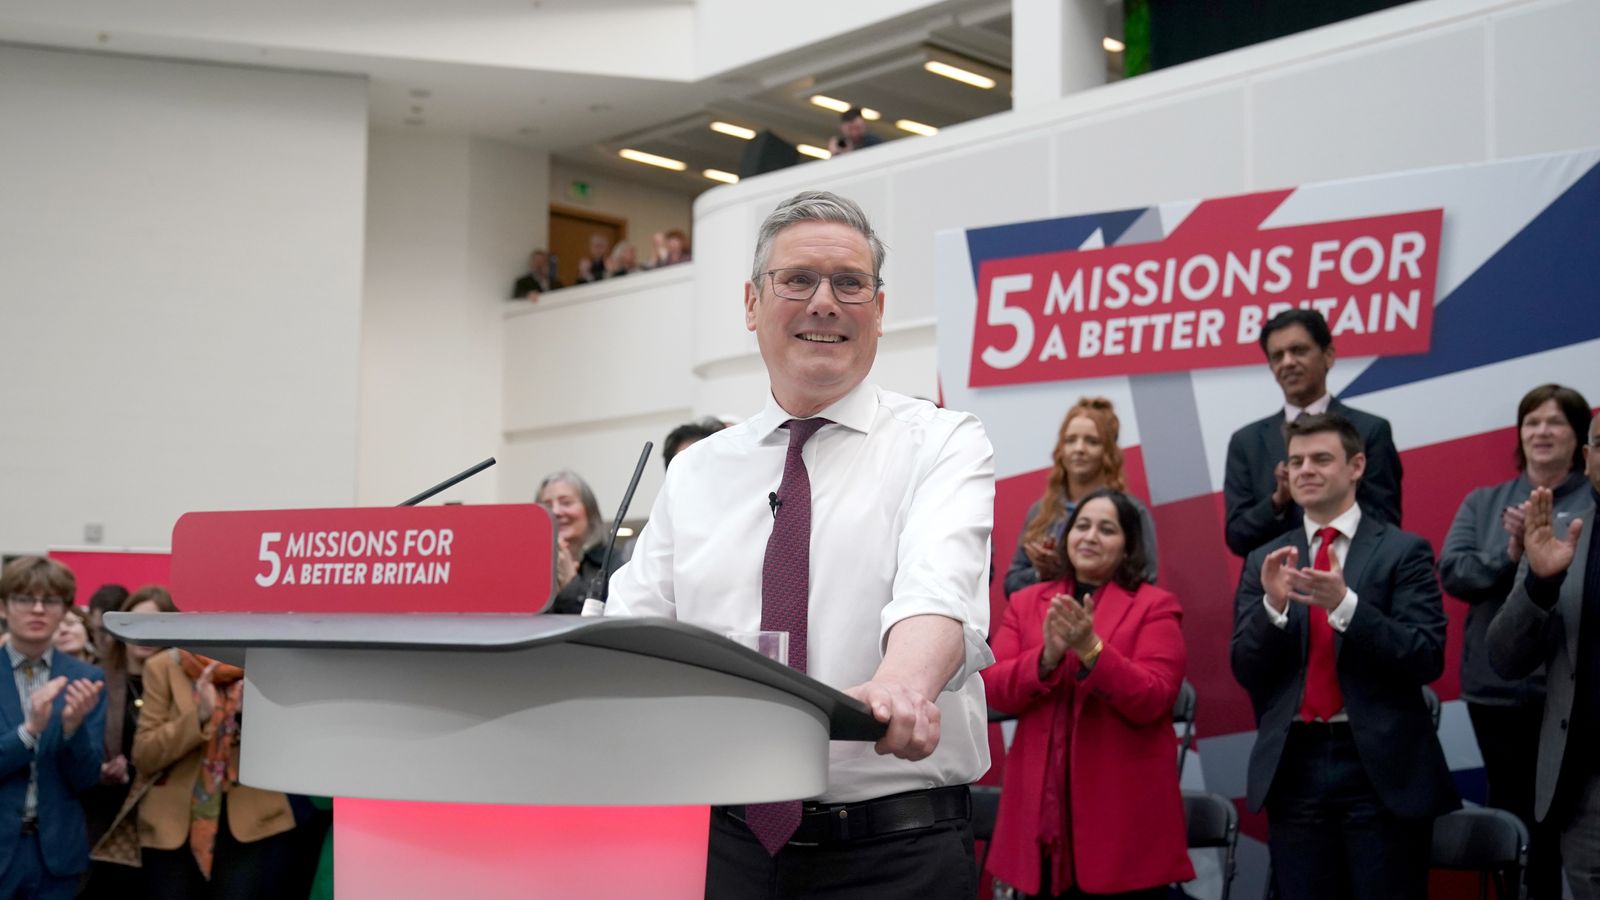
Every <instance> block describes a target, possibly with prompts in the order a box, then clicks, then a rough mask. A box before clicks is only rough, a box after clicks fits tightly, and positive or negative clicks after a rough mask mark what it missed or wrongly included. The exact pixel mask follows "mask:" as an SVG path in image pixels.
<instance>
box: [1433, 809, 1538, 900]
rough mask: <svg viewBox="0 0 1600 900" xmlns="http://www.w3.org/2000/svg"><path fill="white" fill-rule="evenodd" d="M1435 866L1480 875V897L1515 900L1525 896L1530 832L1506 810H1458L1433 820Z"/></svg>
mask: <svg viewBox="0 0 1600 900" xmlns="http://www.w3.org/2000/svg"><path fill="white" fill-rule="evenodd" d="M1431 864H1432V866H1433V868H1435V869H1452V870H1455V871H1458V872H1477V873H1478V896H1479V897H1480V898H1487V897H1488V896H1489V883H1490V882H1491V881H1493V882H1494V883H1495V887H1496V891H1495V893H1496V895H1497V896H1499V897H1500V898H1502V900H1511V898H1513V897H1521V896H1522V895H1523V884H1522V880H1523V879H1522V876H1523V872H1524V871H1525V870H1526V868H1527V865H1528V828H1527V826H1525V825H1523V824H1522V820H1521V819H1519V818H1517V817H1516V816H1515V815H1513V814H1511V813H1508V812H1506V811H1505V810H1503V809H1491V808H1489V807H1471V808H1467V809H1458V810H1455V811H1454V812H1451V813H1448V814H1446V815H1442V816H1440V817H1439V818H1437V819H1434V820H1433V853H1432V863H1431Z"/></svg>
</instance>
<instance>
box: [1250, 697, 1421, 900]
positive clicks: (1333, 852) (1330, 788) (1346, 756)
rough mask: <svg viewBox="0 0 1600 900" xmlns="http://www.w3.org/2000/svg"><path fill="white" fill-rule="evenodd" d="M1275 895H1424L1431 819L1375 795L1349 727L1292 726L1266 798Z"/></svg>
mask: <svg viewBox="0 0 1600 900" xmlns="http://www.w3.org/2000/svg"><path fill="white" fill-rule="evenodd" d="M1267 835H1268V844H1269V846H1270V848H1271V850H1272V872H1273V881H1274V882H1275V883H1276V884H1277V887H1278V896H1279V897H1280V898H1281V900H1346V898H1349V900H1426V898H1427V896H1428V855H1429V850H1430V847H1431V845H1432V836H1433V820H1432V819H1431V818H1429V819H1403V818H1400V817H1398V816H1396V815H1394V814H1393V813H1391V812H1390V811H1389V810H1388V809H1387V808H1386V807H1385V806H1384V805H1383V801H1382V800H1381V799H1379V797H1378V793H1377V791H1376V790H1375V789H1374V788H1373V787H1372V782H1371V780H1369V779H1368V778H1367V773H1366V770H1365V769H1364V768H1363V767H1362V765H1361V759H1360V758H1359V757H1358V756H1357V755H1356V745H1355V740H1354V739H1353V738H1352V737H1351V736H1350V731H1349V727H1348V726H1333V727H1332V728H1331V729H1330V728H1326V727H1308V726H1300V725H1296V726H1295V727H1294V728H1293V729H1292V730H1291V731H1290V733H1289V741H1288V743H1287V745H1285V747H1284V749H1283V759H1282V760H1281V761H1280V762H1279V763H1278V772H1277V774H1276V775H1275V776H1274V778H1273V780H1272V791H1271V793H1269V794H1268V796H1267Z"/></svg>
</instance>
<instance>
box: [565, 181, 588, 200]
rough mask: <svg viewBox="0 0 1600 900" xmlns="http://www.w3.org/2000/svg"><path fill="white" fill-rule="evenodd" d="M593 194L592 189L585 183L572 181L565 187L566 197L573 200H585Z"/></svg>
mask: <svg viewBox="0 0 1600 900" xmlns="http://www.w3.org/2000/svg"><path fill="white" fill-rule="evenodd" d="M593 194H594V187H593V186H591V185H590V184H589V182H587V181H574V182H571V183H569V184H568V185H567V196H568V197H571V198H572V199H574V200H587V199H589V197H590V196H591V195H593Z"/></svg>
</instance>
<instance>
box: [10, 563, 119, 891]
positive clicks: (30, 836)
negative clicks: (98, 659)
mask: <svg viewBox="0 0 1600 900" xmlns="http://www.w3.org/2000/svg"><path fill="white" fill-rule="evenodd" d="M76 588H77V585H76V582H75V581H74V579H73V576H72V571H71V570H70V569H68V568H67V567H66V566H63V565H62V564H60V563H58V562H56V561H55V560H52V559H44V558H42V557H37V556H24V557H20V558H18V559H15V560H12V561H11V562H10V563H8V564H7V565H6V567H5V569H4V570H3V571H0V598H3V600H4V603H5V612H6V621H7V624H8V626H9V630H10V635H11V638H10V640H9V641H8V642H7V643H6V648H5V655H6V661H7V663H8V664H9V666H10V670H11V674H12V680H13V685H12V686H11V688H10V689H6V688H5V687H3V686H0V811H3V812H0V897H8V898H10V897H27V898H39V900H54V898H62V900H65V898H70V897H73V896H75V895H76V894H77V890H78V877H79V876H80V875H81V874H83V872H84V871H85V870H86V869H87V868H88V867H89V837H88V830H87V827H86V825H85V823H84V817H83V805H82V804H81V803H80V802H79V797H80V795H81V794H82V793H83V792H84V791H86V790H88V789H89V788H90V787H92V786H94V785H95V784H97V783H99V781H100V763H101V751H102V745H103V743H104V738H105V702H104V698H103V697H102V696H101V688H102V686H103V685H104V681H105V675H104V674H103V673H102V672H101V671H100V670H99V669H98V668H96V667H94V666H91V665H89V664H88V663H85V662H80V661H79V660H76V659H74V658H72V657H71V656H68V655H67V654H65V653H56V652H55V651H54V650H53V649H52V648H51V645H50V644H51V638H52V637H54V635H55V633H56V626H58V625H60V624H61V619H62V617H63V616H64V615H65V614H66V609H67V604H69V603H71V602H72V598H73V596H74V595H75V594H76ZM8 813H9V814H13V815H15V816H16V818H14V819H11V820H10V821H7V814H8Z"/></svg>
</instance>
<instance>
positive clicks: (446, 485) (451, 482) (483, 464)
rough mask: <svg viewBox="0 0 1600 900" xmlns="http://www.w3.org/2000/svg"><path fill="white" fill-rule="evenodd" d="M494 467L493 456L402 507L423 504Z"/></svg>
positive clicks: (437, 485) (405, 502)
mask: <svg viewBox="0 0 1600 900" xmlns="http://www.w3.org/2000/svg"><path fill="white" fill-rule="evenodd" d="M492 465H494V457H492V456H491V457H489V458H488V459H486V460H484V461H483V462H481V463H478V464H477V465H475V466H473V467H472V468H470V469H468V470H466V471H465V472H458V473H456V474H455V475H452V476H450V477H449V478H446V479H445V480H443V481H441V482H439V483H438V484H436V485H434V486H433V487H431V488H428V489H427V490H425V491H423V492H422V493H420V494H418V495H416V496H415V497H412V498H411V499H409V500H406V501H404V502H402V503H401V504H400V505H401V506H416V505H417V504H418V503H421V502H422V501H424V500H426V499H428V498H429V497H432V496H433V495H434V494H437V493H439V492H440V491H443V490H446V489H448V488H453V487H455V486H456V485H458V484H460V483H461V482H463V481H466V480H467V479H468V478H471V477H472V476H474V475H476V474H478V473H479V472H482V471H483V470H484V469H487V468H489V467H490V466H492Z"/></svg>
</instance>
